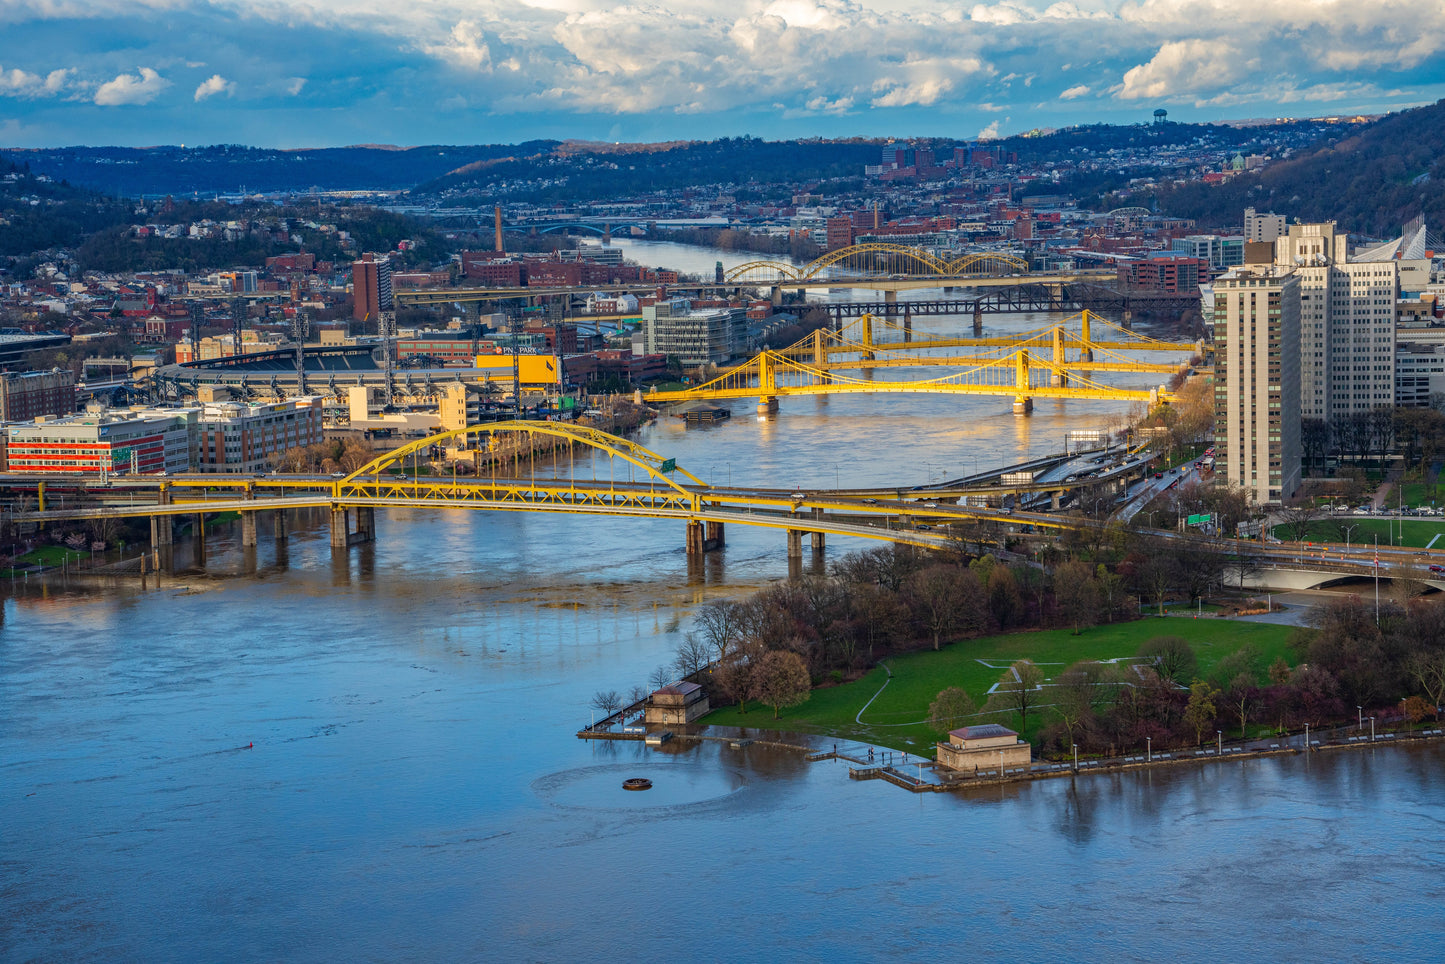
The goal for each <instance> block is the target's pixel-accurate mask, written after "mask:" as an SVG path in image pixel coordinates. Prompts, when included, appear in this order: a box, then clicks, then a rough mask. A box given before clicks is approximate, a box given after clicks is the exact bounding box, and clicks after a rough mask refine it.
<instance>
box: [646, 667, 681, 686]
mask: <svg viewBox="0 0 1445 964" xmlns="http://www.w3.org/2000/svg"><path fill="white" fill-rule="evenodd" d="M676 679H677V674H676V667H675V666H668V665H667V664H665V663H664V664H663V665H662V666H659V667H657V669H655V670H653V671H652V675H651V676H649V677H647V684H648V685H649V686H651V687H652V688H653V689H655V690H660V689H662V688H663V687H664V686H670V685H671V684H672V683H673V682H674V681H675V680H676Z"/></svg>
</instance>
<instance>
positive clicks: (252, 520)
mask: <svg viewBox="0 0 1445 964" xmlns="http://www.w3.org/2000/svg"><path fill="white" fill-rule="evenodd" d="M255 545H256V510H254V509H246V510H242V512H241V546H242V548H247V547H251V548H254V547H255Z"/></svg>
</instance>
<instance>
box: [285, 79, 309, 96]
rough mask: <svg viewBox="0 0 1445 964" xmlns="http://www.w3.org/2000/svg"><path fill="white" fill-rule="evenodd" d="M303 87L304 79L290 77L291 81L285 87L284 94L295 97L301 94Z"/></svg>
mask: <svg viewBox="0 0 1445 964" xmlns="http://www.w3.org/2000/svg"><path fill="white" fill-rule="evenodd" d="M305 86H306V78H305V77H292V78H291V81H290V82H289V83H288V84H287V85H286V93H287V94H289V95H290V96H292V97H295V96H296V95H297V94H299V93H301V88H303V87H305Z"/></svg>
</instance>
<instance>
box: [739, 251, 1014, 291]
mask: <svg viewBox="0 0 1445 964" xmlns="http://www.w3.org/2000/svg"><path fill="white" fill-rule="evenodd" d="M831 268H843V269H845V270H847V271H849V272H851V273H853V274H898V275H908V276H919V275H922V276H925V277H932V276H937V277H940V278H967V277H997V276H999V275H1007V274H1024V273H1026V272H1027V271H1028V270H1029V265H1028V262H1027V261H1025V260H1023V259H1022V258H1018V257H1015V256H1014V255H1011V254H1004V253H1002V252H995V251H984V252H978V253H975V254H966V255H964V256H962V257H960V258H955V259H953V260H952V261H945V260H944V259H943V258H940V257H938V256H936V255H933V254H930V253H929V252H927V251H925V250H923V249H922V248H914V247H909V246H906V245H901V244H886V243H883V242H876V243H869V244H852V245H849V246H848V247H846V248H839V249H838V250H837V251H830V252H828V253H827V254H825V255H822V256H821V257H818V258H815V259H813V260H812V261H810V262H808V263H807V264H805V265H803V266H802V267H801V268H799V267H795V266H793V265H791V264H787V263H786V262H782V261H766V260H760V261H749V262H747V263H746V264H740V265H738V266H737V267H735V268H733V269H732V270H731V271H728V272H727V273H726V274H724V275H723V280H724V281H737V282H740V283H743V284H747V283H753V284H769V283H777V282H785V281H808V280H811V279H813V278H818V277H820V276H822V275H823V273H824V272H825V271H828V270H829V269H831Z"/></svg>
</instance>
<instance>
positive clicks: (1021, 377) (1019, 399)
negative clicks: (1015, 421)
mask: <svg viewBox="0 0 1445 964" xmlns="http://www.w3.org/2000/svg"><path fill="white" fill-rule="evenodd" d="M1014 387H1015V389H1016V390H1017V394H1015V395H1014V414H1015V415H1027V414H1029V413H1030V412H1032V411H1033V410H1034V398H1033V395H1031V394H1030V391H1029V352H1028V349H1027V348H1025V349H1024V350H1022V351H1020V352H1019V353H1018V355H1017V356H1016V357H1015V359H1014Z"/></svg>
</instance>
